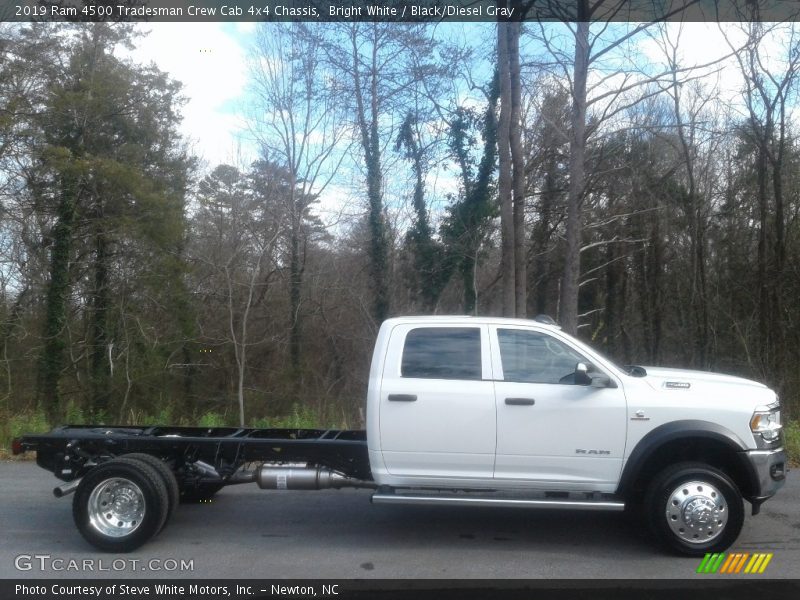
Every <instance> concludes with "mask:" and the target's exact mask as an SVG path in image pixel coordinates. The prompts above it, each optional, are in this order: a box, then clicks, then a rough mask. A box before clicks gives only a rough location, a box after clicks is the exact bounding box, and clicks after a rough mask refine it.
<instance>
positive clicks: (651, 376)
mask: <svg viewBox="0 0 800 600" xmlns="http://www.w3.org/2000/svg"><path fill="white" fill-rule="evenodd" d="M642 368H643V369H644V370H645V371H646V372H647V375H646V376H645V377H644V380H645V381H646V382H647V383H648V384H650V385H651V386H652V387H653V388H654V389H656V390H675V391H680V390H687V391H692V390H694V389H696V388H697V387H706V386H708V385H714V386H717V385H736V386H747V387H753V388H759V389H767V386H765V385H764V384H763V383H759V382H757V381H753V380H751V379H745V378H743V377H735V376H733V375H723V374H722V373H710V372H708V371H690V370H684V369H668V368H665V367H642Z"/></svg>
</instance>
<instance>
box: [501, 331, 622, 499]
mask: <svg viewBox="0 0 800 600" xmlns="http://www.w3.org/2000/svg"><path fill="white" fill-rule="evenodd" d="M490 332H491V333H490V338H491V344H492V346H491V348H492V359H493V361H494V362H493V368H494V374H495V378H496V381H495V399H496V403H497V456H496V460H495V470H494V476H495V479H514V480H526V481H530V482H537V483H541V484H542V486H541V487H546V488H550V489H553V487H557V488H560V489H586V486H587V485H589V486H590V487H591V489H593V490H596V491H613V490H614V489H615V486H616V483H617V480H618V478H619V474H620V470H621V467H622V457H623V452H624V450H625V435H626V427H627V422H626V412H627V411H626V404H625V396H624V392H623V389H622V387H621V386H620V385H619V382H618V381H617V380H616V378H615V377H614V375H613V374H612V373H606V374H607V375H610V381H611V382H612V385H613V386H614V387H604V388H598V387H592V386H591V385H577V384H575V383H574V380H575V376H574V374H575V366H576V364H577V363H584V364H587V365H590V368H595V369H596V367H595V366H594V365H592V361H591V360H590V358H589V357H587V356H585V355H584V354H583V353H582V352H581V351H580V350H578V349H577V348H576V347H575V346H574V345H573V344H571V343H570V340H569V338H568V337H567V336H560V335H558V333H557V332H555V331H549V330H547V331H544V330H538V329H533V328H525V327H521V326H502V325H498V326H492V327H490ZM553 484H560V485H555V486H554V485H553Z"/></svg>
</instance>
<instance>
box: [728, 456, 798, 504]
mask: <svg viewBox="0 0 800 600" xmlns="http://www.w3.org/2000/svg"><path fill="white" fill-rule="evenodd" d="M740 455H741V457H742V459H743V461H744V462H745V463H746V464H747V465H748V466H749V470H750V473H751V479H752V489H751V490H750V494H748V497H747V499H748V500H749V501H750V502H752V503H753V509H754V512H755V511H756V507H757V506H758V505H760V504H761V503H762V502H764V501H765V500H767V499H768V498H771V497H772V496H774V495H775V493H776V492H777V491H778V490H779V489H781V487H783V484H784V483H786V465H787V460H786V452H785V451H784V449H783V448H777V449H775V450H747V451H745V452H741V453H740Z"/></svg>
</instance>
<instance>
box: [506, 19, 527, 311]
mask: <svg viewBox="0 0 800 600" xmlns="http://www.w3.org/2000/svg"><path fill="white" fill-rule="evenodd" d="M520 27H521V25H520V23H519V22H518V21H517V22H514V23H509V31H508V59H509V74H510V87H511V94H510V95H511V123H510V125H509V145H510V148H511V163H512V166H513V170H512V190H513V201H514V288H515V291H514V296H515V302H514V304H515V308H516V314H515V316H516V317H519V318H525V316H526V312H527V311H526V309H527V306H528V290H527V284H528V276H527V273H526V270H527V269H526V267H527V261H528V257H527V248H526V244H525V239H526V238H525V188H526V181H525V179H526V178H525V155H524V150H523V147H522V118H521V112H522V106H521V105H522V91H521V82H520V67H519V36H520Z"/></svg>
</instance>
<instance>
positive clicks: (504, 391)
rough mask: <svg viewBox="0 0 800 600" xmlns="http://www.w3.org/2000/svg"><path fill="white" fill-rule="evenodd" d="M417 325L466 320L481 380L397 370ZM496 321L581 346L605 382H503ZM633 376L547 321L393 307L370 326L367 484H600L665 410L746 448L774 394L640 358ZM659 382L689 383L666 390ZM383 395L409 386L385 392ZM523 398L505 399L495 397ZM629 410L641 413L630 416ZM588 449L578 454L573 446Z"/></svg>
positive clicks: (585, 487) (669, 418)
mask: <svg viewBox="0 0 800 600" xmlns="http://www.w3.org/2000/svg"><path fill="white" fill-rule="evenodd" d="M417 327H425V328H428V327H477V328H479V329H480V331H481V350H482V353H481V368H482V380H480V381H475V380H472V381H460V380H443V379H421V378H420V379H415V378H406V377H403V376H402V375H401V369H400V364H401V359H402V352H403V344H404V340H405V336H406V335H407V334H408V332H409V331H411V330H412V329H415V328H417ZM497 328H503V329H508V328H516V329H523V330H527V331H534V332H538V333H541V334H546V335H549V336H553V337H554V338H556V339H558V340H559V341H560V342H561V343H562V344H566V345H567V346H569V347H570V348H571V349H573V350H574V351H575V352H576V353H578V354H580V355H581V356H584V357H586V359H587V360H588V361H590V362H591V363H592V364H593V365H594V366H595V367H596V368H597V369H598V370H599V371H601V372H603V373H605V374H606V375H608V376H609V378H610V379H611V380H612V381H613V382H614V383H616V385H617V387H616V388H613V387H609V388H593V387H590V386H579V385H556V384H544V383H520V382H510V381H504V378H503V370H502V363H501V360H500V356H499V345H498V341H497V335H496V330H497ZM646 369H647V372H648V375H647V376H646V377H634V376H631V375H629V374H627V373H626V372H625V371H623V370H621V369H619V368H618V367H617V366H616V365H614V364H613V363H611V362H610V361H608V360H607V359H605V358H604V357H603V356H602V355H599V354H598V353H596V352H595V351H594V350H592V349H591V348H590V347H588V346H586V345H585V344H583V343H582V342H580V341H579V340H577V339H575V338H573V337H571V336H569V335H567V334H565V333H563V332H561V331H560V330H559V329H558V328H557V327H553V326H548V325H543V324H540V323H537V322H535V321H526V320H518V319H501V318H491V317H486V318H483V317H401V318H396V319H389V320H388V321H386V322H385V323H383V325H382V326H381V329H380V331H379V333H378V338H377V340H376V344H375V349H374V352H373V359H372V365H371V369H370V380H369V390H368V394H367V443H368V447H369V456H370V466H371V469H372V475H373V477H374V479H375V481H376V482H377V483H378V484H379V485H388V486H395V487H430V488H445V489H446V488H476V489H480V488H491V489H496V490H504V489H508V490H512V489H513V490H518V489H546V490H564V491H587V492H589V491H591V492H607V493H612V492H614V491H615V490H616V488H617V485H618V482H619V478H620V474H621V472H622V469H623V468H624V465H625V462H626V460H627V459H628V457H629V456H630V454H631V452H632V451H633V449H634V448H635V447H636V444H637V443H638V442H639V441H640V440H641V439H642V438H643V437H644V436H645V435H646V434H647V433H648V432H650V431H652V430H653V429H655V428H656V427H658V426H659V425H663V424H666V423H669V422H673V421H682V420H698V421H707V422H712V423H715V424H717V425H721V426H723V427H725V428H726V429H728V430H729V431H730V432H732V433H733V434H734V435H735V436H737V437H738V438H739V439H740V440H741V444H742V446H743V447H746V448H755V441H754V439H753V435H752V433H751V432H750V429H749V420H750V417H751V416H752V413H753V410H754V409H755V408H756V407H758V406H764V405H767V404H770V403H772V402H774V401H775V399H776V397H775V394H774V392H772V391H771V390H769V389H768V388H766V387H765V386H763V385H762V384H759V383H757V382H753V381H749V380H746V379H741V378H738V377H731V376H727V375H719V374H714V373H704V372H698V371H683V370H677V369H663V368H655V367H652V368H651V367H646ZM667 382H673V383H674V382H679V383H684V384H687V383H688V384H689V386H688V388H682V389H669V388H667V387H665V384H666V383H667ZM389 394H411V395H416V396H417V400H416V401H415V402H390V401H388V395H389ZM509 397H512V398H533V399H534V400H535V404H534V405H532V406H508V405H506V404H505V398H509ZM637 412H639V413H642V414H644V418H643V419H642V418H637ZM579 449H585V450H587V451H597V452H598V453H596V454H588V453H587V454H579V453H576V450H579Z"/></svg>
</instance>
